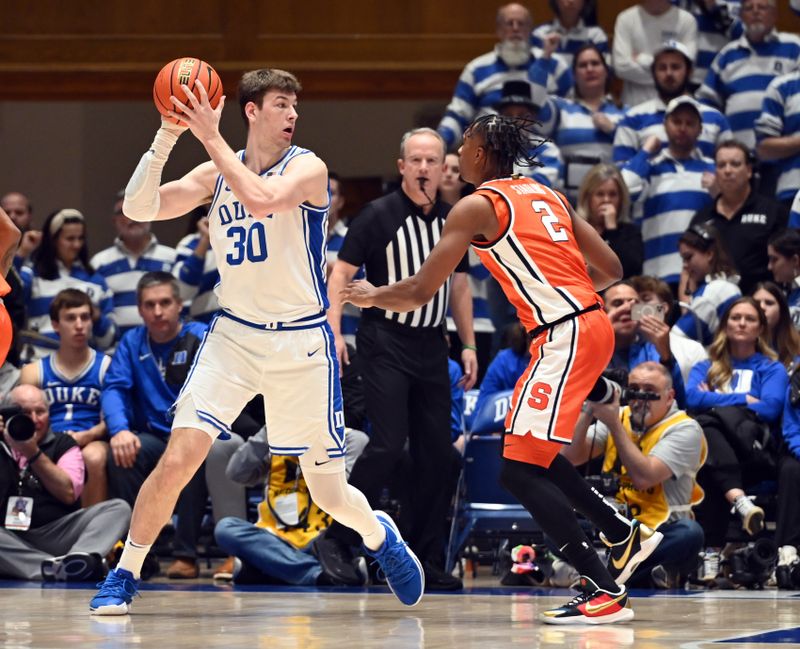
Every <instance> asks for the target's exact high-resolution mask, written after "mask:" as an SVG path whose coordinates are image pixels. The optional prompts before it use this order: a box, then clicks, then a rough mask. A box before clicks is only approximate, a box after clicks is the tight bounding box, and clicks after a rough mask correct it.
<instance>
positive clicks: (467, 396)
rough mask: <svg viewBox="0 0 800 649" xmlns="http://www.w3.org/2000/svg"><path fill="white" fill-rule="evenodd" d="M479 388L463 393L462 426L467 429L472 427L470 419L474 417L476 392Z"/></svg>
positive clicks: (476, 400) (478, 391)
mask: <svg viewBox="0 0 800 649" xmlns="http://www.w3.org/2000/svg"><path fill="white" fill-rule="evenodd" d="M479 393H480V390H478V389H477V388H473V389H472V390H467V391H466V392H465V393H464V426H466V428H467V430H471V429H472V420H473V419H475V415H476V414H477V413H476V412H475V404H477V403H478V394H479Z"/></svg>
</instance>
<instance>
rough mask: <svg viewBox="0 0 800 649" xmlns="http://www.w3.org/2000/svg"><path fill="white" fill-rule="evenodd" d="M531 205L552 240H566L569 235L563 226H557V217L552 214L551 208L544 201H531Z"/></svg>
mask: <svg viewBox="0 0 800 649" xmlns="http://www.w3.org/2000/svg"><path fill="white" fill-rule="evenodd" d="M531 207H532V208H533V211H534V212H536V214H537V215H540V217H541V219H542V225H543V226H544V229H545V230H547V234H549V235H550V238H551V239H552V240H553V241H568V240H569V236H568V235H567V230H566V228H564V227H561V226H559V224H558V217H557V216H556V215H555V214H553V210H551V209H550V206H549V205H548V204H547V203H545V202H544V201H531Z"/></svg>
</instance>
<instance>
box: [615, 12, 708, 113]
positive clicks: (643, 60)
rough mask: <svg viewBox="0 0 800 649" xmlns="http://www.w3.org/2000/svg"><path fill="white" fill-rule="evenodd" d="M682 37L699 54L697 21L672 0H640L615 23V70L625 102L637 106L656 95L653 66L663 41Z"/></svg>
mask: <svg viewBox="0 0 800 649" xmlns="http://www.w3.org/2000/svg"><path fill="white" fill-rule="evenodd" d="M666 40H676V41H680V42H681V43H683V44H684V45H686V47H687V48H688V50H689V52H690V57H689V58H690V59H691V60H692V61H694V59H695V56H696V54H697V22H696V21H695V19H694V16H692V14H690V13H689V12H688V11H686V10H684V9H679V8H678V7H675V6H674V5H673V4H672V3H671V2H670V0H641V1H640V2H638V3H637V4H636V5H635V6H633V7H631V8H629V9H626V10H625V11H622V12H620V14H619V16H617V21H616V22H615V23H614V71H615V72H616V74H617V76H618V77H619V78H620V79H622V81H623V85H622V103H623V104H627V105H628V106H635V105H636V104H640V103H641V102H643V101H646V100H648V99H652V98H653V97H655V96H656V89H655V87H654V86H653V78H652V76H651V74H650V68H651V66H652V65H653V55H654V54H655V50H656V48H657V47H658V46H659V44H660V43H663V42H664V41H666Z"/></svg>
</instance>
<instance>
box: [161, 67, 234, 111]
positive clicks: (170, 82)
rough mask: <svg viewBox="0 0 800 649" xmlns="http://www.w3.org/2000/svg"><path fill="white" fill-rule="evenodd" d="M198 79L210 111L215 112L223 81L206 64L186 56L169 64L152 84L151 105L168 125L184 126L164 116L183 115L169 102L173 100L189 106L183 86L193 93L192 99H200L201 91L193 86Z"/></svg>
mask: <svg viewBox="0 0 800 649" xmlns="http://www.w3.org/2000/svg"><path fill="white" fill-rule="evenodd" d="M197 79H200V82H201V83H202V84H203V86H204V87H205V89H206V92H207V93H208V101H209V103H210V104H211V107H212V108H216V107H217V105H218V104H219V99H220V97H222V80H221V79H220V78H219V75H218V74H217V71H216V70H214V68H212V67H211V66H210V65H209V64H208V63H206V62H205V61H201V60H200V59H195V58H192V57H190V56H187V57H184V58H181V59H175V60H174V61H170V62H169V63H167V64H166V65H165V66H164V67H163V68H161V72H159V73H158V76H157V77H156V81H155V83H154V84H153V101H155V103H156V108H158V112H159V113H161V114H162V115H163V116H164V117H165V118H166V119H167V120H168V121H170V122H173V123H174V124H180V125H181V126H186V123H185V122H182V121H181V120H179V119H176V118H175V117H170V116H169V115H167V113H168V112H169V111H173V112H175V113H177V114H179V115H180V114H182V111H181V110H180V109H179V108H178V107H177V106H175V104H173V103H172V102H171V101H170V99H169V98H170V96H174V97H176V98H177V99H178V101H180V102H182V103H184V104H186V105H187V106H188V99H187V97H186V93H185V92H184V91H183V88H181V86H182V85H184V84H185V85H187V86H189V90H191V91H192V92H193V93H194V95H195V97H197V98H198V99H200V90H199V89H198V88H196V87H195V85H194V84H195V81H197Z"/></svg>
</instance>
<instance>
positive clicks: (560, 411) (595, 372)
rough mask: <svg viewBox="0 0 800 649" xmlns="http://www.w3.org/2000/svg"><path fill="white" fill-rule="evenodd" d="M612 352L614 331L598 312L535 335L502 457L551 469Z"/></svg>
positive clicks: (516, 393)
mask: <svg viewBox="0 0 800 649" xmlns="http://www.w3.org/2000/svg"><path fill="white" fill-rule="evenodd" d="M613 352H614V330H613V329H612V328H611V323H610V322H609V321H608V316H607V315H606V313H605V311H603V310H602V309H600V310H597V311H590V312H588V313H584V314H583V315H580V316H578V317H576V318H573V319H572V320H568V321H566V322H563V323H561V324H559V325H556V326H555V327H553V328H552V329H548V330H547V331H545V332H543V333H541V334H539V335H538V336H537V337H536V338H535V339H534V340H533V342H532V343H531V362H530V363H529V364H528V367H527V368H526V370H525V372H524V373H523V375H522V376H521V377H520V378H519V381H517V385H516V386H515V388H514V395H513V397H512V399H511V409H510V410H509V412H508V415H507V416H506V421H505V427H506V435H505V440H504V448H503V457H507V458H508V459H510V460H518V461H520V462H527V463H528V464H537V465H539V466H543V467H549V466H550V464H551V462H552V461H553V459H555V457H556V455H558V452H559V450H560V449H561V447H562V446H563V445H564V444H569V443H570V442H571V441H572V435H573V433H574V430H575V424H576V422H577V421H578V416H579V415H580V411H581V406H582V405H583V402H584V401H585V399H586V395H587V394H589V391H590V390H591V389H592V388H593V387H594V384H595V383H596V382H597V378H598V377H599V376H600V374H601V373H602V372H603V370H605V369H606V367H607V366H608V362H609V361H610V360H611V355H612V354H613Z"/></svg>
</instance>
